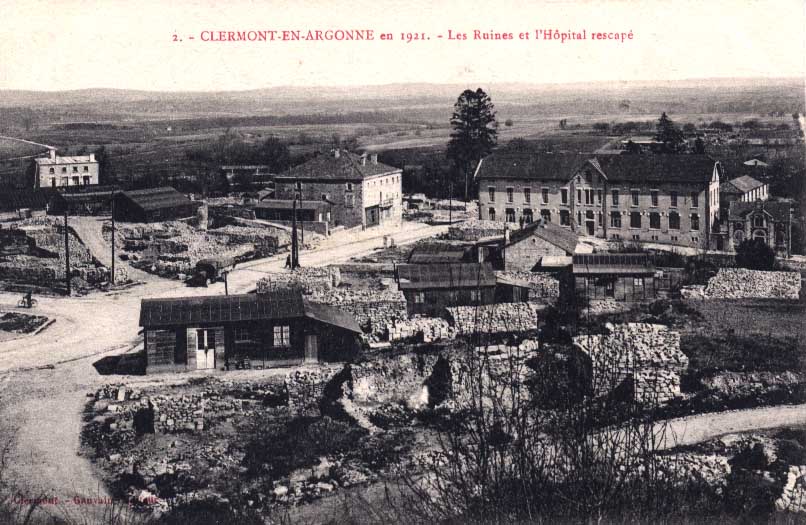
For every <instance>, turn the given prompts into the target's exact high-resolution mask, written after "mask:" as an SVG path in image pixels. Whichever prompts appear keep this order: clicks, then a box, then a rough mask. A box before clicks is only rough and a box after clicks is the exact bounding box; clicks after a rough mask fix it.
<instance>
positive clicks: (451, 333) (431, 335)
mask: <svg viewBox="0 0 806 525" xmlns="http://www.w3.org/2000/svg"><path fill="white" fill-rule="evenodd" d="M404 314H405V305H404ZM386 335H387V339H388V340H389V341H399V340H401V339H409V338H411V337H421V336H422V338H423V342H425V343H431V342H433V341H439V340H442V339H453V338H454V337H455V336H456V330H455V329H454V328H453V327H452V326H451V325H450V324H449V323H448V321H446V320H445V319H440V318H436V317H413V318H412V319H400V320H396V321H393V322H392V323H390V324H387V325H386Z"/></svg>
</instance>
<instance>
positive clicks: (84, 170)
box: [48, 166, 90, 175]
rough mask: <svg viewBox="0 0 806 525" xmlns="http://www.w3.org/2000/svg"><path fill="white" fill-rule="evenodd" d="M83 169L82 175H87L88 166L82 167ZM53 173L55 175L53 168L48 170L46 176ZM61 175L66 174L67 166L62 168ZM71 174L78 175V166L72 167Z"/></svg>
mask: <svg viewBox="0 0 806 525" xmlns="http://www.w3.org/2000/svg"><path fill="white" fill-rule="evenodd" d="M83 168H84V169H83V170H82V171H83V172H84V173H88V172H89V171H90V167H89V166H83ZM54 173H56V170H55V169H54V168H49V169H48V174H50V175H53V174H54ZM62 173H67V166H62ZM73 173H78V166H73Z"/></svg>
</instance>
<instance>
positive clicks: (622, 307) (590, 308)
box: [584, 299, 630, 315]
mask: <svg viewBox="0 0 806 525" xmlns="http://www.w3.org/2000/svg"><path fill="white" fill-rule="evenodd" d="M629 309H630V305H629V304H628V303H622V302H618V301H616V300H615V299H595V300H591V301H588V305H587V306H586V307H585V310H584V311H585V313H586V314H588V315H604V314H617V313H620V312H626V311H628V310H629Z"/></svg>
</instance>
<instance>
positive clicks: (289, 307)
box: [140, 290, 305, 328]
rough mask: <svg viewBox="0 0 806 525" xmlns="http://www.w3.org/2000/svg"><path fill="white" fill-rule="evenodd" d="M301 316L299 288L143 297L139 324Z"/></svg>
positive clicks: (302, 311) (301, 304)
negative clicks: (257, 292)
mask: <svg viewBox="0 0 806 525" xmlns="http://www.w3.org/2000/svg"><path fill="white" fill-rule="evenodd" d="M304 315H305V305H304V303H303V301H302V293H301V292H300V291H299V290H278V291H276V292H273V293H270V294H242V295H214V296H204V297H179V298H170V299H143V300H142V302H141V304H140V326H144V327H149V328H150V327H159V326H174V325H183V324H190V323H194V324H196V323H200V324H201V323H221V322H233V321H262V320H269V319H290V318H294V317H302V316H304Z"/></svg>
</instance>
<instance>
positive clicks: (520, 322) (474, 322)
mask: <svg viewBox="0 0 806 525" xmlns="http://www.w3.org/2000/svg"><path fill="white" fill-rule="evenodd" d="M544 309H545V305H542V304H538V303H497V304H489V305H481V306H452V307H449V308H448V309H447V310H448V314H449V319H450V321H451V323H452V324H453V326H454V328H455V329H456V333H457V334H474V333H490V334H493V333H504V332H524V331H527V330H537V328H538V327H539V319H540V313H541V311H542V310H544Z"/></svg>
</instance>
